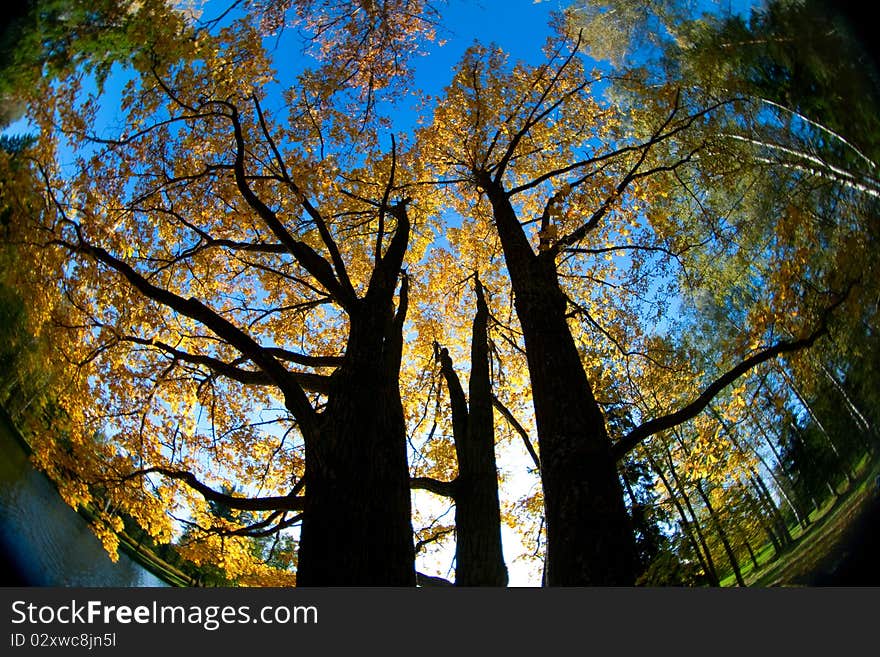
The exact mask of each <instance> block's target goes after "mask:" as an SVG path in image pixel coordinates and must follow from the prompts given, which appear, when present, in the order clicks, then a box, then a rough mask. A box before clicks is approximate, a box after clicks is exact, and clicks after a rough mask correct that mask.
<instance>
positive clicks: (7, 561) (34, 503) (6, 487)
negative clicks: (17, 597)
mask: <svg viewBox="0 0 880 657" xmlns="http://www.w3.org/2000/svg"><path fill="white" fill-rule="evenodd" d="M0 586H90V587H106V586H118V587H133V586H168V585H167V584H166V583H165V582H164V581H162V580H161V579H159V578H158V577H156V576H155V575H153V573H151V572H150V571H148V570H146V569H145V568H143V567H142V566H141V565H140V564H138V563H137V562H135V561H134V560H133V559H131V558H130V557H129V556H128V555H127V554H125V553H123V552H122V551H120V553H119V561H117V562H116V563H113V562H112V561H111V560H110V557H108V556H107V553H106V552H105V551H104V548H103V547H102V546H101V543H100V541H98V539H97V538H96V537H95V535H94V534H93V533H92V531H91V530H90V529H89V526H88V523H87V522H86V520H85V519H84V518H83V517H82V516H80V515H79V514H78V513H76V512H75V511H74V510H73V509H71V508H70V507H69V506H68V505H67V504H65V503H64V501H63V500H62V499H61V497H60V496H59V495H58V491H57V490H55V487H54V486H53V485H52V483H51V482H50V481H49V480H48V479H47V478H46V476H45V475H43V474H42V473H40V472H38V471H37V470H36V469H34V467H33V466H32V465H31V463H30V461H29V459H28V457H27V454H26V453H25V451H24V449H23V448H22V446H21V445H20V444H19V443H18V441H17V440H16V439H15V438H14V437H13V436H12V435H10V433H9V431H8V430H7V427H6V425H5V422H3V418H0Z"/></svg>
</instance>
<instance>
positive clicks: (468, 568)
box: [435, 278, 507, 586]
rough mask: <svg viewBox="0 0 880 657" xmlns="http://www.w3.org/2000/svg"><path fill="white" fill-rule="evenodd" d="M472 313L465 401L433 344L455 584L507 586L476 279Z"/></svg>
mask: <svg viewBox="0 0 880 657" xmlns="http://www.w3.org/2000/svg"><path fill="white" fill-rule="evenodd" d="M475 291H476V295H477V313H476V315H475V317H474V323H473V333H472V338H471V368H470V369H471V372H470V384H469V393H470V394H469V400H467V401H466V400H465V396H464V391H463V390H462V387H461V383H460V382H459V379H458V375H457V374H456V373H455V370H454V369H453V367H452V359H451V358H450V357H449V352H448V351H447V350H446V349H440V348H439V346H438V345H435V349H436V350H437V358H438V360H439V361H440V367H441V372H442V374H443V377H444V378H445V379H446V384H447V387H448V389H449V397H450V400H451V402H452V418H453V419H452V426H453V437H454V439H455V452H456V456H457V458H458V476H457V477H456V479H455V481H454V482H453V486H452V491H453V492H452V495H453V498H454V499H455V532H456V543H455V584H456V586H506V585H507V566H506V565H505V563H504V555H503V553H502V549H501V507H500V503H499V501H498V471H497V468H496V464H495V425H494V419H493V411H492V388H491V381H490V379H489V346H488V339H487V330H488V321H489V308H488V306H487V305H486V300H485V297H484V293H483V287H482V285H481V284H480V281H479V279H478V278H476V279H475Z"/></svg>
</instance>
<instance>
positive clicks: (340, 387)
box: [297, 307, 415, 586]
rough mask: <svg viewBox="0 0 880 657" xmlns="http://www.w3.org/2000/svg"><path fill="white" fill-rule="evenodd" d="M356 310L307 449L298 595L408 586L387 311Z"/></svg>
mask: <svg viewBox="0 0 880 657" xmlns="http://www.w3.org/2000/svg"><path fill="white" fill-rule="evenodd" d="M361 310H362V313H361V314H357V315H355V316H353V317H352V318H351V333H350V338H349V343H348V349H347V351H346V354H345V361H344V363H343V365H342V366H341V367H340V368H339V369H338V370H337V371H336V373H335V374H334V375H333V380H332V383H331V386H332V387H331V392H330V395H329V399H328V403H327V408H326V410H325V411H324V414H323V417H322V424H321V433H320V437H319V439H318V440H314V441H308V442H307V444H306V508H305V513H304V519H303V524H302V534H301V538H300V551H299V565H298V571H297V584H298V585H299V586H414V585H415V568H414V561H415V552H414V546H413V530H412V523H411V520H410V512H411V509H410V488H409V470H408V466H407V457H406V429H405V425H404V418H403V407H402V405H401V402H400V392H399V388H398V377H397V372H396V371H393V372H391V371H387V370H388V369H389V365H388V360H389V359H388V357H387V356H388V354H387V352H388V350H389V349H391V348H393V337H394V336H389V335H388V330H389V326H390V324H391V322H389V321H388V314H390V313H391V310H390V308H388V309H387V310H386V309H375V308H369V307H365V308H362V309H361ZM383 311H384V312H383ZM391 360H393V359H391ZM392 367H393V366H392Z"/></svg>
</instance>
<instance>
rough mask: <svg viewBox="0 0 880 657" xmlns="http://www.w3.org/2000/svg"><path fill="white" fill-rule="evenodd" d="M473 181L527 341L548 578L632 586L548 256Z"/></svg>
mask: <svg viewBox="0 0 880 657" xmlns="http://www.w3.org/2000/svg"><path fill="white" fill-rule="evenodd" d="M478 182H479V186H480V188H481V189H482V190H483V191H484V192H485V193H486V194H487V195H488V197H489V201H490V202H491V204H492V209H493V213H494V218H495V225H496V228H497V230H498V235H499V237H500V239H501V245H502V248H503V251H504V258H505V262H506V264H507V269H508V272H509V275H510V280H511V284H512V286H513V291H514V295H515V297H516V300H515V304H516V313H517V316H518V318H519V321H520V325H521V327H522V331H523V336H524V339H525V345H526V354H527V359H528V368H529V376H530V379H531V386H532V397H533V402H534V408H535V420H536V424H537V428H538V446H539V453H540V461H541V478H542V482H543V487H544V507H545V514H546V522H547V557H546V559H547V560H546V583H547V584H548V585H550V586H598V585H617V586H629V585H632V584H633V583H634V577H635V574H634V571H635V541H634V537H633V531H632V527H631V523H630V518H629V514H628V513H627V511H626V506H625V504H624V498H623V490H622V487H621V484H620V478H619V477H618V473H617V467H616V462H615V461H616V459H615V458H614V456H613V455H612V451H611V441H610V440H609V437H608V433H607V430H606V427H605V419H604V417H603V415H602V412H601V410H600V408H599V405H598V404H597V403H596V400H595V398H594V396H593V391H592V389H591V388H590V384H589V382H588V380H587V376H586V373H585V372H584V369H583V365H582V364H581V359H580V355H579V354H578V351H577V347H576V346H575V343H574V339H573V338H572V336H571V332H570V330H569V327H568V324H567V322H566V317H565V313H566V300H565V296H564V295H563V293H562V291H561V289H560V287H559V282H558V278H557V274H556V264H555V261H554V258H553V254H552V253H551V252H549V251H545V252H541V253H538V254H536V253H535V252H534V251H533V250H532V248H531V246H530V244H529V242H528V240H527V238H526V236H525V233H524V232H523V229H522V227H521V225H520V223H519V221H518V218H517V216H516V213H515V211H514V209H513V207H512V205H511V203H510V199H509V196H508V194H507V193H506V192H505V191H504V189H503V188H502V187H501V184H500V183H499V182H497V181H496V180H493V179H492V178H491V177H490V176H488V175H483V176H481V178H480V180H479V181H478Z"/></svg>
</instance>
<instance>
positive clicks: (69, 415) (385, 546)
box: [0, 0, 880, 586]
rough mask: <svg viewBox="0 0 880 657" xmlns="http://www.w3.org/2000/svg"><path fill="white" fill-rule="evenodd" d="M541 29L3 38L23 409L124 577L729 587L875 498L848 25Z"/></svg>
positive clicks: (607, 17) (345, 24)
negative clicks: (127, 560) (161, 564)
mask: <svg viewBox="0 0 880 657" xmlns="http://www.w3.org/2000/svg"><path fill="white" fill-rule="evenodd" d="M549 4H550V3H533V4H525V3H523V4H518V3H504V2H499V3H486V7H485V8H484V9H483V11H484V15H488V16H494V17H497V25H496V30H499V31H503V30H509V29H510V28H509V26H510V25H512V24H517V25H519V28H517V29H518V30H521V32H518V33H517V34H516V35H515V37H516V39H515V40H516V41H518V42H520V46H521V47H517V48H513V50H515V51H516V52H508V51H507V50H506V49H505V47H503V46H502V45H497V44H496V43H495V42H493V40H492V36H491V35H492V29H490V28H489V27H488V26H487V27H486V28H485V30H486V31H487V33H488V34H486V35H482V34H481V29H483V28H480V27H479V26H471V29H472V30H474V31H475V32H476V33H477V34H478V35H479V36H478V38H477V40H476V41H474V42H469V43H468V44H466V47H463V48H461V51H460V52H458V51H456V50H455V48H456V47H457V46H456V45H455V44H456V43H459V42H460V40H459V41H456V30H457V29H459V28H461V24H459V25H456V24H455V17H456V16H459V15H462V14H459V13H457V12H460V11H463V10H462V6H460V5H457V4H456V3H455V2H453V1H452V0H450V2H448V3H444V2H440V1H437V2H431V1H430V0H386V1H379V0H361V1H355V0H349V1H346V0H211V1H208V2H187V3H174V2H167V1H166V0H140V1H131V2H127V1H123V0H101V1H99V2H95V1H91V2H84V1H80V0H64V1H62V0H30V1H29V2H26V3H24V4H23V5H22V6H21V8H20V10H19V13H18V15H17V16H13V17H12V20H10V21H9V22H8V23H7V25H6V27H5V28H4V31H3V32H2V34H0V104H2V107H0V116H2V121H3V124H4V125H5V130H4V132H3V135H2V137H0V170H2V175H0V180H2V182H0V224H2V225H0V230H2V233H3V239H2V253H0V262H2V268H0V332H2V339H0V363H2V367H0V402H2V406H3V408H4V409H5V412H6V413H7V414H8V416H9V419H10V421H11V422H12V423H14V424H15V425H16V426H17V427H18V428H19V429H20V430H21V431H22V433H23V434H24V435H25V437H26V439H27V441H28V443H29V446H30V448H31V449H32V450H33V460H34V463H35V464H36V465H37V467H39V468H40V469H41V470H43V471H44V472H45V473H46V474H47V475H48V476H49V477H50V478H51V479H52V480H53V481H55V482H56V483H57V485H58V488H59V492H60V493H61V495H62V496H63V498H64V499H65V501H66V502H67V503H68V504H70V505H71V506H73V507H74V508H82V509H85V510H87V511H88V513H89V517H90V518H91V521H92V526H93V529H94V531H95V533H96V535H97V536H98V537H99V538H100V539H101V541H102V542H103V544H104V546H105V548H106V549H107V551H108V552H109V553H110V554H111V555H115V554H116V551H117V550H118V548H119V541H120V537H121V536H122V537H129V538H130V537H136V539H137V542H138V545H139V546H141V547H142V548H143V549H147V548H148V549H150V550H152V551H153V552H154V553H156V554H157V555H159V556H160V557H161V558H162V559H164V560H165V561H166V562H167V563H168V564H170V566H169V567H171V568H173V569H176V570H180V571H182V572H185V573H187V575H188V576H189V577H191V578H192V579H191V581H192V582H197V583H203V584H204V583H208V584H222V585H240V586H264V585H271V586H284V585H295V584H296V585H300V586H333V585H373V586H412V585H415V584H417V583H418V584H421V585H443V584H449V583H454V584H456V585H464V586H505V585H508V584H515V585H530V586H538V585H541V584H542V583H543V584H546V585H550V586H596V585H616V586H632V585H648V586H662V585H675V586H706V585H708V586H720V585H737V584H738V585H740V586H745V585H747V584H749V583H751V580H750V577H753V576H754V575H755V573H757V572H759V571H760V570H761V569H762V568H765V567H766V566H767V565H768V564H772V563H773V562H774V561H776V560H784V559H785V558H786V554H788V553H789V552H790V551H791V549H792V547H793V546H794V545H795V544H796V543H797V542H798V541H799V540H800V539H801V538H802V537H804V536H807V535H809V533H810V531H811V530H812V529H813V528H814V526H815V524H816V523H817V522H818V521H819V520H820V519H822V518H823V517H824V516H825V514H827V513H828V512H829V509H833V508H834V506H835V504H837V503H838V502H839V500H841V499H842V498H843V497H845V496H847V495H849V494H850V493H852V492H853V491H855V490H857V489H859V487H860V486H863V482H864V481H865V480H866V478H868V477H871V476H873V475H872V473H874V472H876V469H877V459H876V455H877V447H878V432H877V422H878V421H880V414H878V410H877V409H878V399H877V395H878V392H877V391H878V389H880V387H878V380H877V376H878V375H877V372H878V371H880V370H878V367H877V365H878V359H880V344H878V335H877V329H878V321H880V316H878V311H880V284H878V282H877V281H878V280H880V277H878V272H876V271H875V270H874V267H875V266H876V265H877V259H876V257H874V254H875V250H876V244H877V243H876V242H875V241H874V240H875V239H876V238H877V237H878V221H877V216H878V215H877V210H878V200H880V179H878V168H877V162H878V157H880V125H878V121H880V118H878V117H880V113H878V98H877V94H878V77H877V76H878V71H877V67H876V61H875V60H874V59H873V57H872V54H871V53H870V52H868V51H867V50H866V49H865V48H864V46H863V45H862V43H861V41H860V39H859V37H860V36H861V35H860V33H859V29H860V26H859V25H858V24H857V23H853V22H852V21H849V20H847V17H846V14H844V13H840V12H838V11H836V8H835V6H834V5H833V4H828V3H824V2H820V1H819V0H770V1H769V2H766V3H746V2H742V3H730V2H717V3H715V2H709V1H702V2H695V1H691V0H678V1H676V0H668V1H667V0H646V1H645V2H640V3H635V2H626V1H618V0H574V1H573V2H572V3H570V4H568V3H562V4H560V5H559V6H553V7H549ZM534 5H539V7H538V8H536V7H535V6H534ZM535 12H539V15H540V16H541V20H543V21H545V22H546V27H545V26H544V25H542V26H541V27H540V28H538V27H537V26H535V25H534V24H531V23H529V21H533V20H534V17H535V16H536V15H538V14H536V13H535ZM465 13H466V12H465ZM508 36H510V35H509V34H508ZM447 41H448V42H449V43H447ZM500 42H501V40H500V39H499V43H500ZM450 44H452V45H450ZM453 51H454V52H456V59H455V61H454V62H453V63H452V64H450V63H448V58H449V53H450V52H453Z"/></svg>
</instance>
